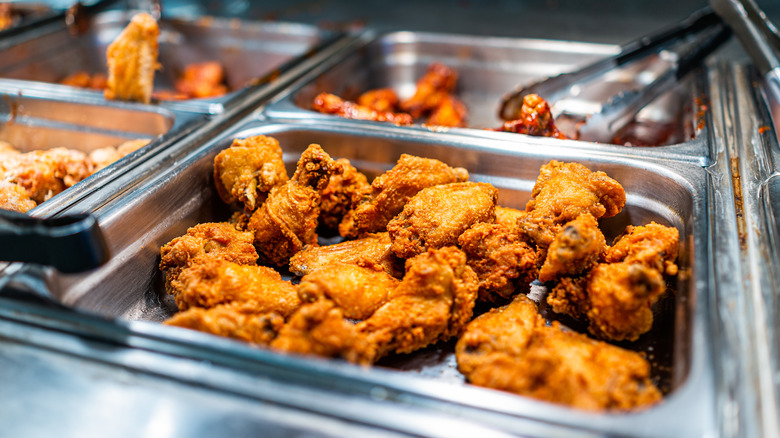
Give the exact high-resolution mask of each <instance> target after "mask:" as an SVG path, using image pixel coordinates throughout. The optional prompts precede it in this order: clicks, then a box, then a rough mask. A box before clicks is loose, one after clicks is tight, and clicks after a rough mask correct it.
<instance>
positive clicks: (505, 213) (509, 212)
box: [496, 205, 526, 226]
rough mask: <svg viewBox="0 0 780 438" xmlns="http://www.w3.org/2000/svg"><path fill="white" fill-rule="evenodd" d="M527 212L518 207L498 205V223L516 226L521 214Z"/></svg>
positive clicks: (523, 214)
mask: <svg viewBox="0 0 780 438" xmlns="http://www.w3.org/2000/svg"><path fill="white" fill-rule="evenodd" d="M525 215H526V212H525V211H522V210H518V209H516V208H509V207H502V206H500V205H496V223H497V224H501V225H509V226H515V225H516V224H517V219H518V218H520V216H525Z"/></svg>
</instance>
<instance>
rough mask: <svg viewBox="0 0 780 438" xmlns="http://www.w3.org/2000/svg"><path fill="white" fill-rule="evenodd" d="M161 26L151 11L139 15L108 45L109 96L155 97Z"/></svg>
mask: <svg viewBox="0 0 780 438" xmlns="http://www.w3.org/2000/svg"><path fill="white" fill-rule="evenodd" d="M159 36H160V28H159V27H158V26H157V21H155V19H154V18H152V16H151V15H149V14H146V13H141V14H137V15H135V16H134V17H133V18H132V19H131V20H130V24H128V25H127V27H126V28H125V29H124V30H123V31H122V33H120V34H119V36H118V37H117V38H116V39H115V40H114V41H113V42H112V43H111V44H110V45H109V46H108V50H107V52H106V58H107V60H108V81H107V84H106V90H105V92H104V94H105V96H106V99H117V100H134V101H138V102H143V103H149V102H151V100H152V88H153V86H154V71H155V70H157V68H159V65H158V63H157V51H158V42H157V38H158V37H159Z"/></svg>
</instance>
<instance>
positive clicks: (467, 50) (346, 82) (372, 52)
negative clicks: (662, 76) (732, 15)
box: [267, 32, 707, 157]
mask: <svg viewBox="0 0 780 438" xmlns="http://www.w3.org/2000/svg"><path fill="white" fill-rule="evenodd" d="M618 51H619V48H618V47H617V46H611V45H604V44H590V43H576V42H570V41H553V40H534V39H519V38H496V37H478V36H462V35H449V34H435V33H424V32H393V33H387V34H381V35H378V36H377V35H375V34H374V33H372V32H367V33H365V34H364V35H363V36H362V37H361V39H360V40H359V41H356V43H355V44H354V46H353V47H352V48H351V49H350V50H345V51H344V52H343V53H342V54H341V55H340V56H338V57H334V58H333V59H330V60H328V62H326V63H324V64H323V65H321V66H319V67H318V68H316V69H314V70H313V71H312V72H310V73H309V74H308V75H306V76H305V77H304V78H301V79H300V80H298V81H297V82H295V83H294V84H292V85H291V86H290V87H289V89H288V90H286V91H285V92H284V93H282V94H280V95H279V96H278V97H277V98H276V99H275V100H274V103H273V104H272V105H269V107H268V111H267V114H268V115H269V117H279V118H299V119H308V118H317V119H322V120H330V119H333V118H335V117H336V116H332V115H325V114H320V113H318V112H315V111H312V110H311V109H310V108H311V103H312V101H313V100H314V97H315V96H316V95H317V94H319V93H321V92H328V93H333V94H336V95H339V96H341V97H343V98H346V99H356V98H357V96H358V95H359V94H360V93H362V92H364V91H367V90H369V89H373V88H380V87H390V88H393V89H394V90H395V91H396V92H397V93H398V95H399V96H400V97H401V98H404V97H409V96H411V95H412V94H413V93H414V90H415V83H416V81H417V80H418V79H419V78H420V77H421V76H422V74H423V73H424V71H425V68H426V67H427V66H428V65H429V64H430V63H431V62H434V61H437V62H442V63H444V64H446V65H448V66H450V67H453V68H454V69H455V70H457V72H458V73H459V77H458V88H457V90H456V93H455V94H456V95H457V96H458V97H459V98H460V99H461V100H462V101H463V102H464V103H465V105H466V106H467V108H468V112H469V115H468V125H469V128H470V129H462V128H452V129H450V131H451V132H456V133H459V134H465V135H478V136H488V137H491V138H498V139H505V140H509V141H514V136H515V134H509V133H499V132H491V131H486V130H485V128H498V127H500V126H501V124H502V120H500V119H499V117H498V109H499V104H500V101H501V98H502V96H504V95H505V94H507V93H508V92H509V91H511V90H513V89H515V87H517V86H518V85H522V84H526V83H529V82H532V81H533V80H538V79H542V78H545V77H548V76H554V75H557V74H560V73H565V72H568V71H572V70H575V69H576V68H578V67H581V66H583V65H585V64H588V63H590V62H592V61H594V60H596V59H599V58H602V57H605V56H608V55H614V54H615V53H617V52H618ZM669 62H670V61H669V59H668V58H667V57H666V56H664V54H660V55H655V56H651V57H648V58H647V59H645V60H642V61H639V62H638V63H635V64H631V65H628V66H626V67H625V68H618V69H615V70H614V71H612V72H610V73H609V74H607V75H606V76H604V78H603V80H601V81H599V82H595V83H592V84H588V86H587V87H583V89H582V91H581V93H580V95H579V96H578V97H577V98H576V99H574V98H573V99H568V100H566V101H561V102H550V104H551V105H554V106H556V105H557V108H556V111H561V112H563V113H567V114H570V115H573V116H574V115H576V116H578V117H581V116H583V115H584V114H589V113H590V112H593V111H594V109H598V108H599V107H600V105H601V103H602V102H605V101H606V100H607V99H608V98H610V97H612V96H614V95H616V94H617V93H619V92H621V91H626V90H633V89H639V88H642V87H643V86H645V85H647V84H648V83H650V82H651V81H652V80H653V79H654V78H655V77H657V75H658V74H659V73H660V72H661V71H663V69H665V68H666V67H667V66H668V65H669ZM706 86H707V85H706V83H705V78H704V77H703V75H701V74H694V75H691V77H690V78H688V79H686V80H685V81H683V83H681V84H680V85H678V86H677V87H675V88H674V89H671V90H668V91H667V92H666V93H664V94H663V95H662V96H661V97H660V98H659V99H657V100H656V101H655V102H653V103H652V104H651V105H648V106H647V107H646V108H645V109H643V110H642V111H641V112H640V113H639V115H638V116H637V120H638V121H639V122H640V123H641V124H642V126H644V128H643V129H646V132H651V133H661V132H663V133H666V134H668V138H663V137H664V136H662V137H661V140H659V141H660V143H650V145H651V146H656V145H657V144H660V145H664V144H667V145H668V144H675V146H674V147H671V149H672V150H673V151H675V152H679V153H680V154H683V155H687V156H698V157H706V156H707V148H706V146H705V145H703V144H702V142H697V141H692V140H691V139H692V138H693V137H694V136H696V137H701V133H700V131H701V130H702V129H705V128H706V126H707V123H705V122H702V121H701V114H700V109H701V108H702V106H703V105H704V104H705V103H706V102H703V99H704V97H705V91H704V90H706ZM572 120H575V119H572ZM355 123H360V124H366V123H372V122H362V121H356V122H355ZM558 125H559V126H560V127H561V129H562V130H563V131H564V132H565V133H568V134H569V135H570V136H571V135H572V132H573V131H574V130H575V127H574V125H573V124H572V123H569V124H568V125H567V124H566V122H565V118H560V117H559V118H558ZM409 129H417V130H425V129H427V128H423V127H419V126H417V127H416V128H409ZM581 144H582V145H583V146H585V147H587V145H588V143H584V142H583V143H581ZM601 147H612V146H606V145H602V146H601ZM621 147H622V146H621ZM633 149H635V150H637V152H636V153H648V154H653V153H654V152H653V151H652V149H654V148H647V147H635V148H633ZM648 149H650V150H649V151H648ZM664 149H670V148H664ZM667 153H668V151H667Z"/></svg>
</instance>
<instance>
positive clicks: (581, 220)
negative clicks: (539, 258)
mask: <svg viewBox="0 0 780 438" xmlns="http://www.w3.org/2000/svg"><path fill="white" fill-rule="evenodd" d="M606 250H607V242H606V239H605V238H604V234H602V232H601V230H599V223H598V222H597V221H596V218H595V217H593V215H591V214H590V213H583V214H581V215H579V216H577V219H574V220H573V221H571V222H568V223H567V224H566V225H564V226H563V229H562V230H561V231H560V232H559V233H558V234H557V235H556V236H555V238H554V239H553V241H552V243H551V244H550V247H549V249H548V250H547V258H546V259H545V261H544V265H542V268H541V269H540V270H539V281H542V282H548V281H552V280H554V279H556V278H558V277H563V276H572V275H578V274H581V273H583V272H585V271H587V270H588V269H590V268H591V267H592V266H593V265H595V264H596V262H598V260H599V258H600V257H601V256H602V255H603V254H604V252H605V251H606Z"/></svg>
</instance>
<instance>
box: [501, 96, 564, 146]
mask: <svg viewBox="0 0 780 438" xmlns="http://www.w3.org/2000/svg"><path fill="white" fill-rule="evenodd" d="M497 131H503V132H514V133H517V134H526V135H533V136H536V137H554V138H560V139H566V138H568V137H566V136H565V135H563V134H562V133H561V132H560V131H559V130H558V128H556V127H555V119H554V118H553V116H552V113H551V112H550V105H549V104H548V103H547V102H546V101H545V100H544V99H542V98H541V97H539V96H538V95H536V94H529V95H527V96H525V97H523V106H522V108H521V109H520V118H518V119H516V120H509V121H507V122H504V125H503V126H501V128H499V129H497Z"/></svg>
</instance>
